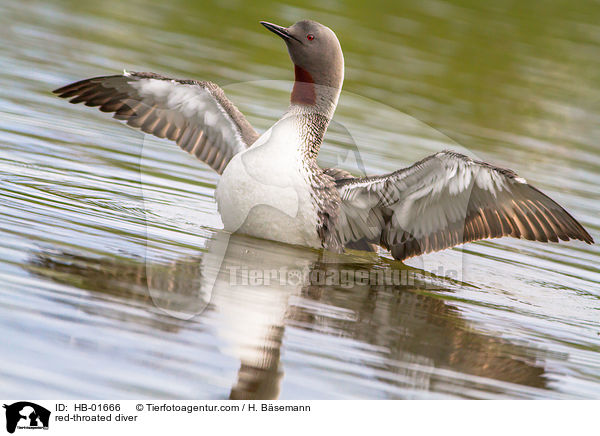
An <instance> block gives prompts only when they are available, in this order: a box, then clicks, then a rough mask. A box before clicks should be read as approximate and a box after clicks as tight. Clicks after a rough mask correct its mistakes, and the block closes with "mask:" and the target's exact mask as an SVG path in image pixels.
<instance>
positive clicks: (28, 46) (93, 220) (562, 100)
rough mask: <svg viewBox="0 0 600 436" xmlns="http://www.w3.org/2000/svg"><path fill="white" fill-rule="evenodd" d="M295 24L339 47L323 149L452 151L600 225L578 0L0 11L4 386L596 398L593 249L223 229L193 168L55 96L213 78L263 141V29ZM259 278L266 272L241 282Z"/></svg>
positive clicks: (274, 102) (269, 95) (595, 60)
mask: <svg viewBox="0 0 600 436" xmlns="http://www.w3.org/2000/svg"><path fill="white" fill-rule="evenodd" d="M302 18H313V19H316V20H319V21H321V22H323V23H325V24H327V25H329V26H330V27H332V28H333V29H334V30H335V31H336V33H337V35H338V36H339V38H340V41H341V43H342V47H343V49H344V53H345V59H346V82H345V85H344V92H345V93H344V94H343V96H342V99H341V106H340V107H339V109H338V111H337V113H336V118H335V120H334V123H333V126H332V129H331V131H330V132H329V133H328V136H327V138H326V139H327V141H326V142H327V144H326V145H325V146H324V148H323V150H322V156H321V161H322V163H323V164H339V165H342V166H347V167H349V168H352V169H354V170H355V171H356V172H359V173H360V172H362V171H364V172H366V173H368V174H377V173H382V172H386V171H391V170H394V169H397V168H399V167H402V166H406V165H409V164H410V163H412V162H414V161H416V160H418V159H421V158H423V157H424V156H426V155H428V154H431V153H433V152H435V151H439V150H441V149H444V148H448V147H451V148H456V149H459V150H463V151H465V150H466V151H468V152H469V153H471V154H473V155H475V156H478V157H480V158H482V159H484V160H486V161H489V162H493V163H495V164H497V165H500V166H505V167H508V168H512V169H514V170H516V171H517V172H518V173H519V174H520V175H522V176H523V177H525V178H527V179H528V181H530V182H531V183H532V184H534V185H535V186H536V187H538V188H540V189H542V190H543V191H544V192H546V193H547V194H548V195H550V196H551V197H552V198H554V199H556V200H557V201H558V202H559V203H561V204H562V205H563V206H564V207H566V208H567V209H568V210H569V211H570V212H571V213H572V214H573V215H574V216H575V217H576V218H578V219H579V220H580V221H581V223H582V224H583V225H584V226H585V227H586V228H587V229H588V230H589V231H590V233H591V234H592V236H593V237H594V238H595V239H596V240H599V239H600V218H599V217H600V213H599V212H600V202H599V201H598V200H599V195H598V194H599V190H598V186H599V185H600V148H599V146H598V144H599V142H600V128H599V126H600V109H599V107H598V104H597V102H598V101H599V100H600V87H599V85H600V76H599V74H598V72H599V71H600V57H599V56H598V53H599V50H600V26H599V25H598V24H597V23H598V22H600V21H599V20H600V6H599V5H598V4H597V3H592V2H586V1H584V2H578V3H577V4H574V3H573V2H563V1H555V0H551V1H547V2H544V3H543V4H539V6H534V5H529V4H528V5H522V4H519V5H515V4H514V3H513V2H510V1H502V0H501V1H497V2H494V3H493V4H487V3H486V4H484V3H481V2H474V1H473V2H471V1H456V2H446V1H437V0H427V1H424V2H394V3H393V4H390V3H389V2H377V1H375V2H368V3H364V2H345V3H344V4H343V5H342V4H341V3H338V2H325V3H323V2H317V1H304V2H301V3H297V4H292V3H270V2H267V1H260V2H253V3H252V6H251V7H250V6H248V5H245V3H243V2H236V1H227V2H206V3H200V2H192V1H183V0H180V1H173V2H168V3H165V2H158V1H150V2H146V1H144V2H142V1H127V2H121V1H112V0H108V1H104V2H92V1H78V2H75V1H60V0H57V1H52V2H41V1H29V2H10V1H8V0H4V1H0V38H1V39H2V41H3V44H1V45H0V186H1V189H0V233H1V237H0V279H1V280H2V286H1V287H0V289H1V292H0V326H1V327H2V330H3V333H4V334H3V335H2V336H1V338H0V349H1V350H2V352H3V356H4V357H3V359H2V360H1V362H0V386H2V389H1V391H0V396H2V397H5V398H9V397H10V398H21V397H23V395H24V393H27V396H28V397H30V398H32V399H35V398H53V399H55V398H82V397H84V398H142V397H143V398H202V399H223V398H283V399H301V398H311V399H312V398H314V399H320V398H329V399H332V398H335V399H337V398H381V399H383V398H387V399H405V398H598V397H600V271H599V268H598V263H599V260H600V251H599V249H598V248H597V246H596V245H593V246H588V245H585V244H583V243H579V242H571V243H568V244H540V243H533V242H529V241H520V240H513V239H501V240H495V241H484V242H478V243H473V244H468V245H466V246H465V247H463V248H462V249H452V250H446V251H444V252H441V253H435V254H430V255H427V256H424V257H420V258H415V259H411V260H409V261H407V262H406V265H402V264H400V263H398V262H395V261H393V260H392V259H391V258H390V257H389V255H387V254H385V253H381V256H368V255H366V256H365V255H360V254H358V253H348V254H347V255H343V256H334V255H330V254H326V253H325V254H323V253H320V252H318V251H313V250H307V249H301V248H294V247H288V246H285V245H281V244H276V243H271V242H266V241H259V240H256V239H252V238H245V237H237V236H236V237H230V236H229V235H227V234H225V233H224V232H222V231H220V230H219V229H220V228H221V220H220V217H219V215H218V213H217V210H216V204H215V201H214V197H213V195H214V188H215V185H216V183H217V181H218V176H217V175H216V174H214V173H213V172H212V170H210V169H208V167H206V166H205V165H203V164H201V163H199V162H197V161H196V160H194V159H193V158H192V157H190V156H188V155H187V154H186V153H184V152H182V151H180V150H179V149H178V148H177V147H175V146H173V145H172V144H169V143H168V141H162V140H158V139H155V138H149V137H145V136H144V135H142V134H141V133H138V132H135V131H133V130H131V129H129V128H127V127H124V126H122V125H120V124H119V123H118V122H116V121H115V120H113V119H111V118H110V117H109V116H107V115H106V114H102V113H100V112H99V111H97V110H94V109H91V108H86V107H83V106H74V105H69V104H68V103H67V102H65V101H64V100H60V99H57V98H56V97H55V96H53V95H52V94H51V93H50V91H51V90H52V89H54V88H57V87H59V86H62V85H64V84H66V83H69V82H70V81H74V80H78V79H81V78H86V77H90V76H94V75H103V74H114V73H117V72H120V71H122V70H123V68H127V69H128V70H133V71H155V72H159V73H163V74H168V75H172V76H175V77H180V78H196V79H203V80H212V81H214V82H216V83H218V84H220V85H222V86H223V87H225V89H226V91H227V93H228V95H229V96H230V97H231V98H232V100H234V102H235V103H236V104H237V105H238V106H239V108H240V109H241V110H242V111H243V112H244V113H245V114H247V116H248V118H249V120H250V121H251V122H252V123H253V124H254V125H255V126H256V127H257V129H258V130H260V131H263V130H264V129H265V128H267V127H268V126H269V125H270V124H271V123H272V122H273V121H274V120H276V119H277V117H278V116H279V115H280V114H281V113H282V112H283V111H284V110H285V107H286V105H287V95H286V92H287V89H288V88H289V82H288V81H289V80H290V79H291V77H292V72H291V69H290V62H289V59H288V57H287V54H286V52H285V50H284V47H283V44H282V43H281V41H279V40H278V39H277V38H274V37H273V35H272V34H270V33H268V32H266V31H265V30H264V29H263V28H262V27H261V26H260V25H259V24H258V21H259V20H261V19H264V20H268V21H273V22H276V23H280V24H283V25H287V24H291V23H292V22H294V21H296V20H298V19H302ZM357 147H358V148H357ZM357 149H358V151H359V153H355V150H357ZM263 270H276V271H285V280H283V279H282V276H278V277H277V279H274V280H271V281H270V282H269V283H265V282H264V280H263V281H262V282H260V283H251V282H250V281H248V280H249V279H250V278H251V277H250V274H251V271H263ZM315 272H316V273H317V274H313V273H315ZM319 272H321V273H323V274H325V275H327V274H329V275H330V276H336V274H337V276H338V277H341V275H342V274H346V275H347V274H350V273H352V274H354V273H356V272H358V273H359V274H362V273H366V274H371V273H374V274H379V273H381V274H382V275H385V274H388V275H389V276H390V277H400V281H399V282H398V281H396V282H392V283H376V284H371V285H369V284H363V283H358V282H356V281H354V282H352V281H346V282H339V281H338V282H335V283H328V282H326V281H321V280H320V279H319ZM288 273H290V275H289V276H288ZM296 273H297V274H296ZM432 273H433V274H432ZM298 274H299V275H300V276H301V278H302V277H304V275H306V274H308V276H309V277H313V279H312V280H308V281H306V280H302V279H300V280H297V279H298ZM311 274H312V276H311ZM403 277H404V278H403ZM409 277H410V280H408V278H409Z"/></svg>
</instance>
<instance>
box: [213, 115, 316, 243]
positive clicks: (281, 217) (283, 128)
mask: <svg viewBox="0 0 600 436" xmlns="http://www.w3.org/2000/svg"><path fill="white" fill-rule="evenodd" d="M298 132H299V128H298V126H297V122H296V120H295V119H294V118H293V117H287V118H283V119H281V120H279V121H278V122H277V123H276V124H275V125H274V126H273V127H271V129H269V130H268V131H266V132H265V133H264V134H263V135H262V136H261V137H260V138H259V139H258V140H257V141H256V143H255V144H254V145H252V147H251V148H249V149H248V150H245V151H243V152H242V153H239V154H237V155H236V156H234V157H233V158H232V159H231V161H230V162H229V164H228V165H227V167H226V168H225V171H224V172H223V175H222V176H221V179H220V180H219V184H218V185H217V190H216V199H217V204H218V207H219V212H220V213H221V219H222V220H223V224H224V226H225V230H227V231H230V232H238V233H243V234H248V235H251V236H256V237H260V238H265V239H272V240H276V241H281V242H285V243H289V244H298V245H308V246H311V247H320V246H321V241H320V239H319V237H318V235H317V211H316V208H315V205H314V204H313V201H312V200H311V196H310V189H311V187H310V185H309V184H308V176H307V171H308V170H307V168H306V166H305V165H304V164H303V162H302V156H301V153H300V151H299V150H300V144H301V141H302V139H301V137H300V135H299V133H298Z"/></svg>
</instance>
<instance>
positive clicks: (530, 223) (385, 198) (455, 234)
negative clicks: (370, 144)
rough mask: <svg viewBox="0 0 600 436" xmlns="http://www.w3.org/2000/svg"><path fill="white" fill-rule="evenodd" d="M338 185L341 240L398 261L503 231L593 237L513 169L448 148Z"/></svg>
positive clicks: (533, 236)
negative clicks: (372, 246)
mask: <svg viewBox="0 0 600 436" xmlns="http://www.w3.org/2000/svg"><path fill="white" fill-rule="evenodd" d="M336 185H337V187H338V190H339V192H340V196H341V199H342V204H341V211H340V216H339V220H338V223H337V227H336V232H337V233H338V236H339V237H340V239H341V241H342V243H343V244H344V245H347V244H349V243H351V242H353V241H359V240H362V239H366V240H367V241H369V242H373V243H377V244H379V245H381V246H383V247H385V248H387V249H389V250H391V252H392V255H393V256H394V258H396V259H399V260H404V259H407V258H409V257H413V256H417V255H420V254H424V253H429V252H432V251H438V250H442V249H444V248H448V247H453V246H455V245H458V244H462V243H464V242H470V241H476V240H480V239H486V238H499V237H502V236H512V237H515V238H525V239H530V240H536V241H542V242H548V241H553V242H558V240H559V239H562V240H564V241H567V240H569V239H579V240H582V241H585V242H587V243H589V244H591V243H592V242H593V240H592V237H591V236H590V235H589V233H588V232H587V231H586V230H585V229H584V228H583V227H582V226H581V224H579V223H578V222H577V221H576V220H575V219H574V218H573V217H572V216H571V215H570V214H569V213H568V212H567V211H566V210H564V209H563V208H562V207H561V206H559V205H558V204H557V203H556V202H555V201H553V200H552V199H551V198H549V197H548V196H546V195H545V194H543V193H542V192H540V191H538V190H537V189H536V188H534V187H533V186H531V185H529V184H527V182H526V181H525V180H524V179H522V178H520V177H518V176H517V175H516V174H515V173H514V172H512V171H510V170H507V169H502V168H497V167H494V166H491V165H489V164H486V163H484V162H478V161H474V160H472V159H470V158H469V157H467V156H464V155H462V154H458V153H453V152H449V151H444V152H441V153H437V154H435V155H433V156H429V157H427V158H425V159H423V160H422V161H420V162H417V163H416V164H414V165H413V166H411V167H408V168H405V169H401V170H399V171H396V172H394V173H391V174H388V175H385V176H379V177H365V178H341V179H338V180H336Z"/></svg>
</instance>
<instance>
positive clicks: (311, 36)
mask: <svg viewBox="0 0 600 436" xmlns="http://www.w3.org/2000/svg"><path fill="white" fill-rule="evenodd" d="M306 39H308V40H309V41H312V40H313V39H315V35H313V34H312V33H309V34H308V35H306Z"/></svg>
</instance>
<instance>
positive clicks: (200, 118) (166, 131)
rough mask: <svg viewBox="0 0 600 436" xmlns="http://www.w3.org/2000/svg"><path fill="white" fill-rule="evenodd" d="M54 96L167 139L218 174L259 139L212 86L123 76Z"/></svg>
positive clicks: (149, 76) (95, 80)
mask: <svg viewBox="0 0 600 436" xmlns="http://www.w3.org/2000/svg"><path fill="white" fill-rule="evenodd" d="M53 92H54V93H56V94H58V95H59V96H60V97H63V98H71V100H70V102H71V103H85V105H86V106H99V109H100V110H101V111H103V112H114V118H116V119H118V120H124V121H126V122H127V124H129V125H130V126H132V127H137V128H139V129H141V130H142V131H144V132H146V133H152V134H153V135H155V136H158V137H159V138H169V139H171V140H173V141H175V142H176V143H177V145H179V146H180V147H181V148H182V149H184V150H185V151H187V152H189V153H191V154H193V155H194V156H196V157H197V158H198V159H200V160H201V161H203V162H205V163H207V164H208V165H210V166H211V167H212V168H213V169H214V170H215V171H217V172H218V173H219V174H221V173H222V172H223V169H224V168H225V167H226V166H227V163H228V162H229V161H230V160H231V158H232V157H233V156H234V155H235V154H237V153H239V152H240V151H242V150H244V149H245V148H247V147H248V146H250V145H251V144H252V143H253V142H254V141H255V140H256V139H257V138H258V134H257V133H256V131H255V130H254V129H253V128H252V126H251V125H250V123H249V122H248V121H247V120H246V118H244V115H242V113H241V112H240V111H239V110H238V109H237V108H236V107H235V106H234V105H233V103H231V101H229V99H227V97H226V96H225V94H224V93H223V90H222V89H221V88H219V87H218V86H217V85H215V84H214V83H211V82H197V81H195V80H178V79H172V78H169V77H164V76H160V75H157V74H154V73H134V72H124V73H123V74H122V75H116V76H102V77H94V78H91V79H86V80H82V81H80V82H76V83H72V84H70V85H67V86H65V87H63V88H59V89H56V90H55V91H53Z"/></svg>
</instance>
